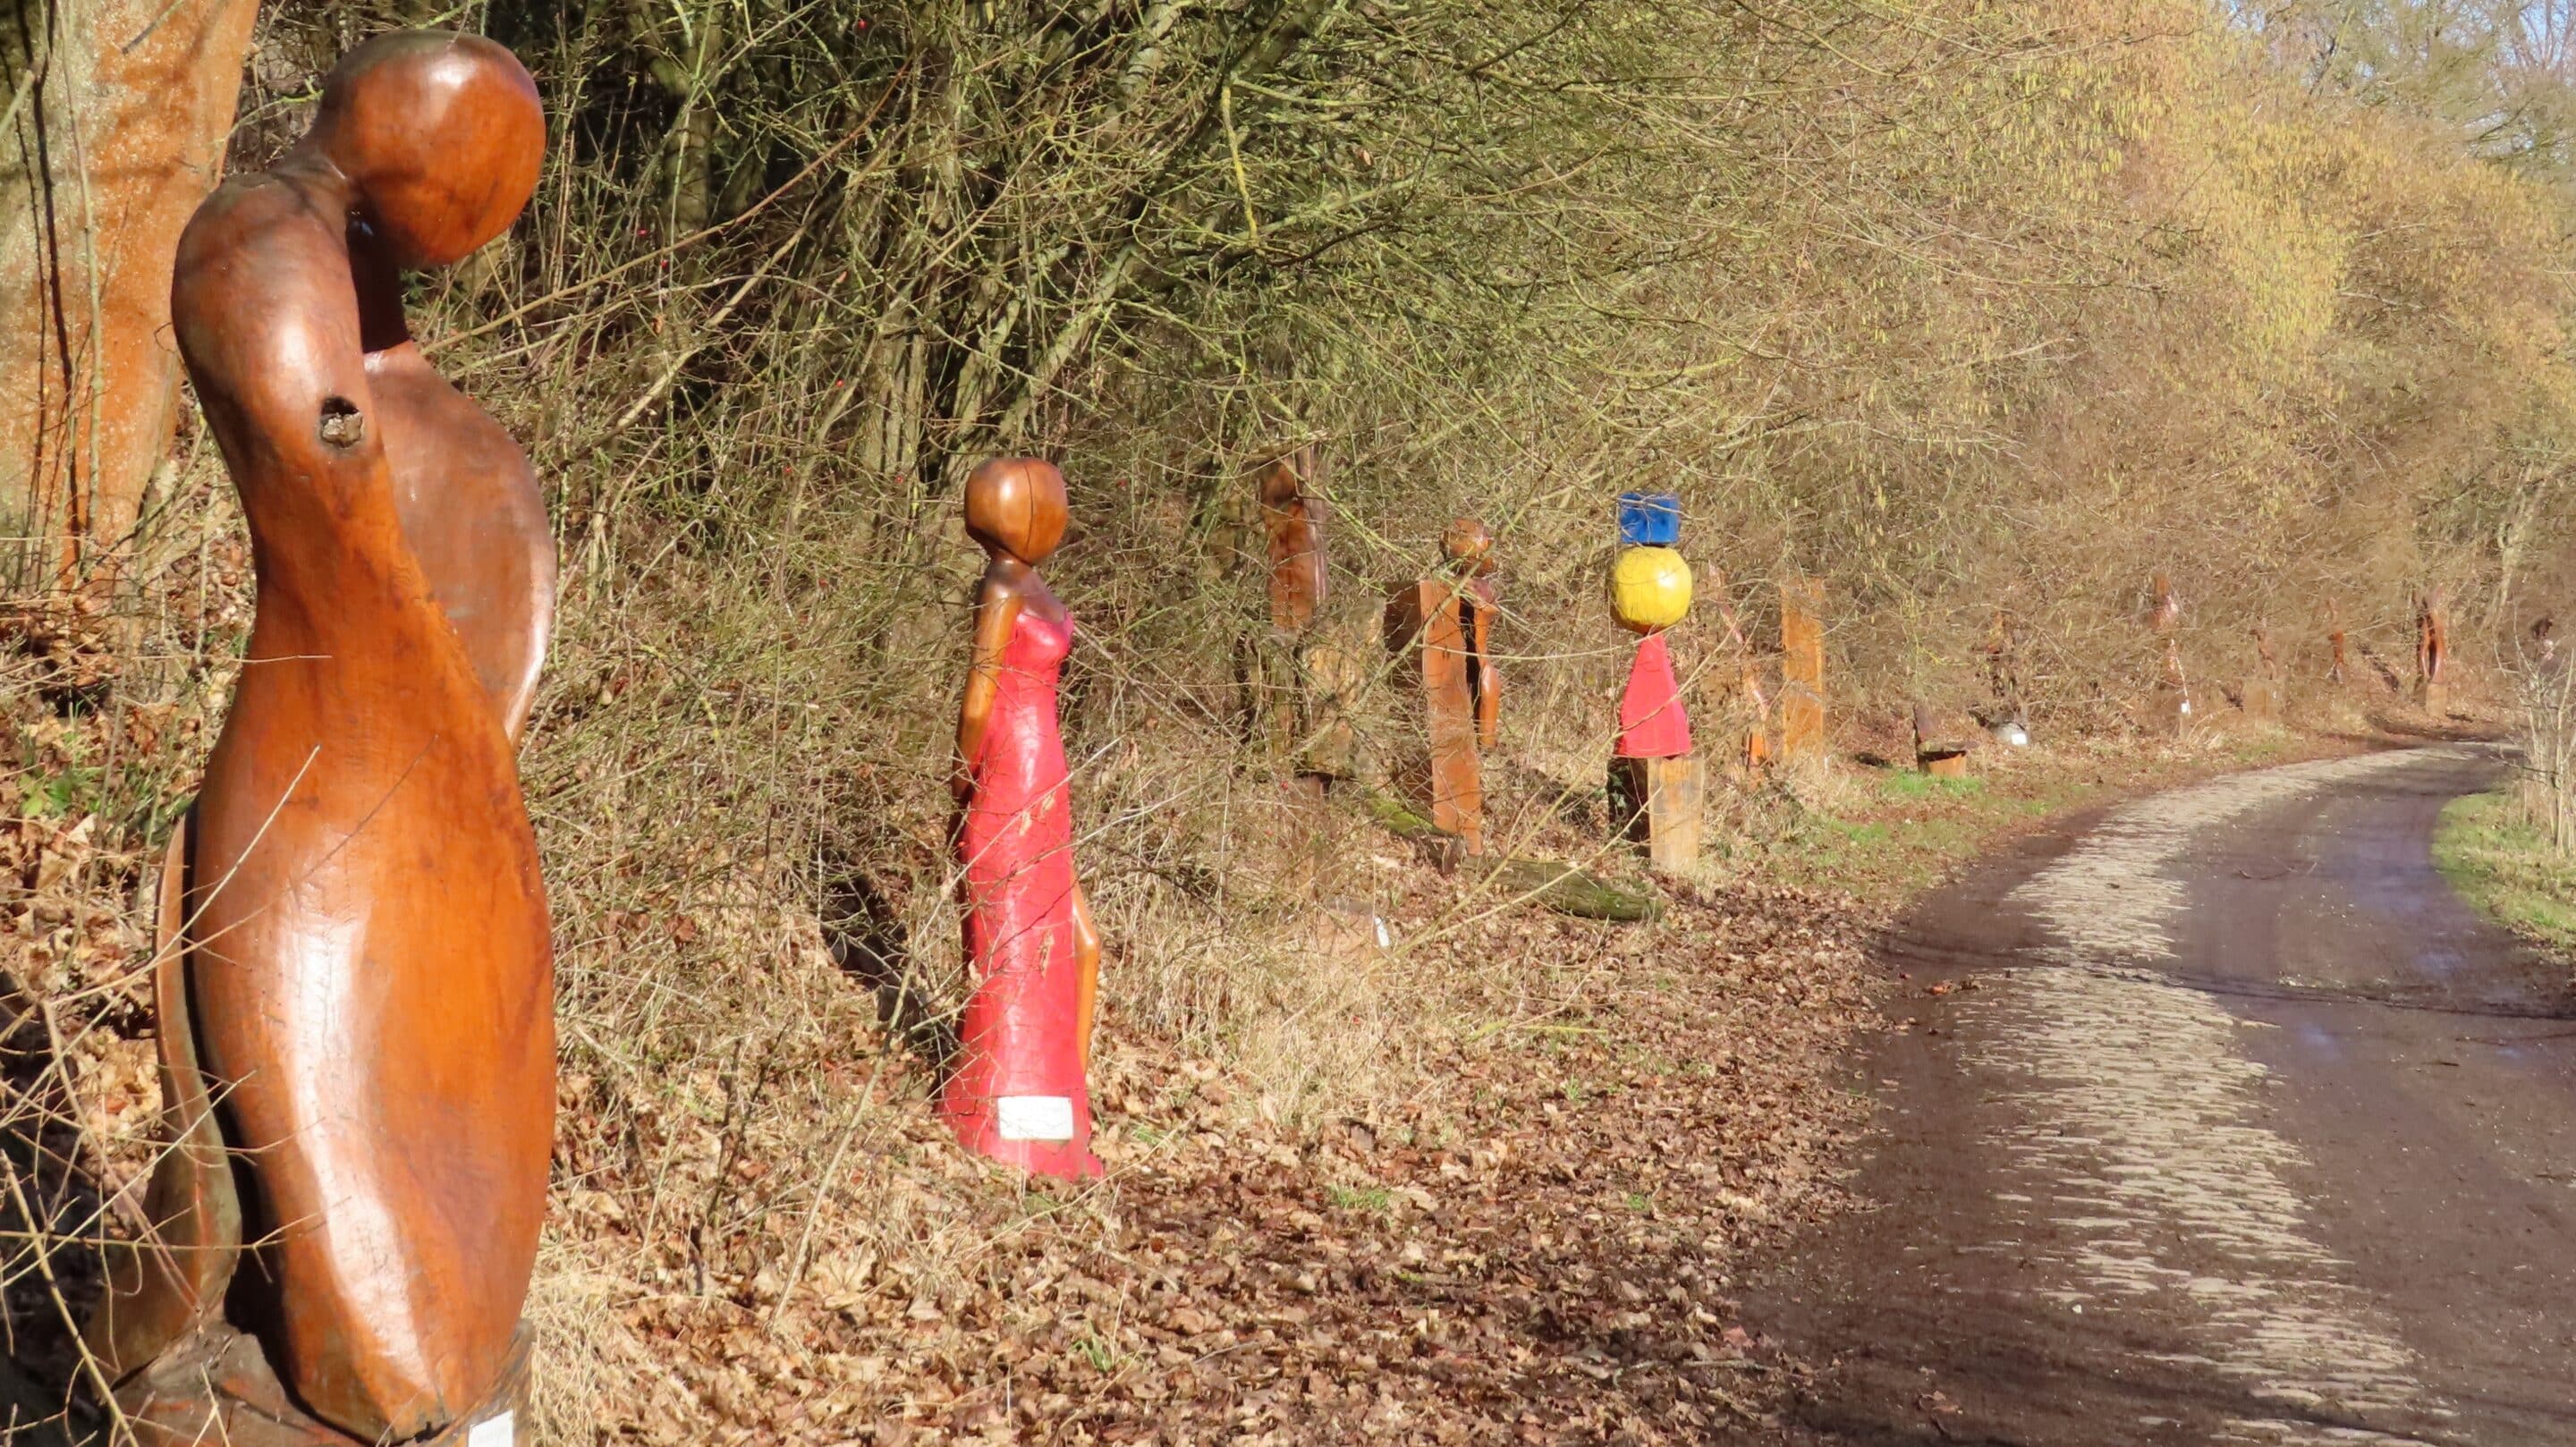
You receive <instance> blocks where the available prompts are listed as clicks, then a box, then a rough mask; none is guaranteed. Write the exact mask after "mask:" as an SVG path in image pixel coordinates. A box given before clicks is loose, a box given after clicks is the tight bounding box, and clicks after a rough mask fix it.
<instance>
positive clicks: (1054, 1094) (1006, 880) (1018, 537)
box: [939, 457, 1101, 1179]
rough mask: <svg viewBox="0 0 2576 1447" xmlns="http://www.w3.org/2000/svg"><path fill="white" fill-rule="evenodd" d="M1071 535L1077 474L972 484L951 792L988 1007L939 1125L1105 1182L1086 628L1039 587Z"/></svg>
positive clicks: (976, 1014)
mask: <svg viewBox="0 0 2576 1447" xmlns="http://www.w3.org/2000/svg"><path fill="white" fill-rule="evenodd" d="M1064 527H1065V491H1064V474H1063V473H1061V472H1058V471H1057V470H1056V469H1055V467H1054V465H1053V464H1051V463H1046V462H1041V461H1038V460H1037V459H1035V458H1030V457H1005V458H999V459H996V460H994V461H991V462H987V463H985V464H984V465H983V466H981V467H978V468H976V469H975V471H974V473H973V474H972V475H971V476H969V477H968V478H967V479H966V531H967V532H968V534H969V535H971V536H972V537H973V538H974V539H975V541H976V542H978V543H980V544H982V545H983V548H984V552H985V554H986V556H987V557H988V558H989V559H990V560H991V561H990V562H989V563H988V564H987V565H986V566H985V569H984V580H983V583H982V584H981V586H980V587H979V588H978V590H977V592H976V597H975V654H974V661H973V663H972V665H971V667H970V668H969V670H968V672H967V675H966V699H965V703H964V705H963V707H961V708H960V709H959V710H958V715H957V757H956V768H955V772H954V773H953V774H952V776H951V781H950V789H951V791H952V792H953V793H954V794H955V795H956V798H957V803H958V806H959V807H960V809H962V810H963V819H962V821H961V824H960V828H959V830H958V844H959V850H960V852H961V854H962V855H963V859H962V861H961V862H962V863H963V864H964V866H965V874H966V957H967V959H968V960H969V961H970V962H971V963H972V965H973V967H974V970H975V993H974V995H973V996H972V997H971V998H969V999H968V1001H967V1002H966V1013H965V1017H964V1019H963V1020H962V1021H961V1022H960V1024H959V1026H958V1056H957V1059H956V1061H955V1063H954V1068H953V1069H952V1070H951V1071H950V1072H949V1076H948V1080H947V1083H946V1085H945V1086H944V1087H943V1088H942V1090H941V1092H940V1097H939V1113H940V1116H941V1118H942V1119H944V1120H946V1121H947V1122H948V1126H949V1128H950V1129H951V1130H954V1131H955V1132H956V1133H957V1138H958V1140H959V1141H961V1142H963V1143H964V1144H965V1146H966V1147H967V1149H969V1150H972V1151H975V1152H977V1153H979V1154H982V1155H985V1156H989V1157H991V1158H992V1159H994V1160H997V1161H1003V1162H1006V1163H1008V1164H1011V1165H1015V1166H1018V1167H1020V1168H1021V1169H1023V1170H1028V1171H1034V1172H1037V1173H1039V1174H1041V1175H1048V1176H1061V1177H1065V1178H1068V1179H1080V1178H1082V1177H1086V1176H1097V1175H1099V1174H1100V1173H1101V1172H1100V1161H1099V1160H1098V1158H1097V1157H1095V1156H1093V1155H1092V1153H1091V1091H1090V1088H1089V1086H1088V1084H1087V1083H1086V1076H1087V1073H1088V1070H1089V1067H1090V1060H1091V1019H1092V1013H1093V1008H1094V1003H1095V1001H1096V1000H1097V998H1098V990H1099V982H1100V935H1099V933H1098V931H1096V930H1094V929H1093V928H1092V924H1091V909H1090V906H1089V905H1088V904H1087V903H1086V902H1085V901H1084V899H1083V897H1082V886H1081V885H1080V884H1079V883H1077V882H1076V881H1075V879H1074V873H1073V800H1072V797H1071V795H1072V785H1071V782H1070V780H1069V777H1068V771H1067V770H1066V768H1065V762H1064V739H1063V735H1062V734H1061V732H1060V731H1059V729H1058V722H1057V717H1056V682H1057V677H1058V674H1059V672H1060V671H1061V669H1062V668H1063V665H1064V660H1065V655H1066V654H1067V653H1069V652H1071V651H1072V648H1073V619H1072V617H1071V616H1070V615H1069V614H1067V613H1066V612H1065V608H1064V605H1063V604H1062V603H1060V602H1058V601H1056V596H1055V594H1053V593H1051V592H1049V591H1048V590H1047V585H1046V580H1045V579H1044V578H1041V577H1040V576H1038V566H1039V565H1040V564H1042V563H1044V562H1045V561H1046V560H1047V558H1048V557H1049V556H1051V555H1052V554H1053V553H1054V552H1055V549H1056V544H1058V543H1059V542H1062V541H1063V539H1064Z"/></svg>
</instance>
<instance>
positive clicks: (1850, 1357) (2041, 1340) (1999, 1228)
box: [1745, 748, 2576, 1447]
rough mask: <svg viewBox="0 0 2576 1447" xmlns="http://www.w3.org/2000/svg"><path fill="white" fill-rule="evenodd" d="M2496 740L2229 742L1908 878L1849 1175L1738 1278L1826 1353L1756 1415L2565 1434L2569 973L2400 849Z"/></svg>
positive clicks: (1777, 1335)
mask: <svg viewBox="0 0 2576 1447" xmlns="http://www.w3.org/2000/svg"><path fill="white" fill-rule="evenodd" d="M2497 772H2498V771H2497V766H2496V765H2495V764H2494V763H2493V762H2491V761H2489V760H2487V759H2485V758H2484V757H2483V756H2481V755H2479V754H2477V753H2474V752H2472V751H2469V750H2466V749H2460V748H2443V749H2424V750H2414V751H2408V752H2403V753H2385V754H2374V755H2368V756H2364V757H2360V758H2354V759H2344V760H2335V761H2330V762H2325V763H2317V764H2303V765H2296V766H2292V767H2288V768H2281V769H2271V770H2264V771H2260V772H2256V773H2251V774H2242V775H2237V776H2233V777H2231V778H2227V779H2221V780H2218V781H2216V782H2213V783H2209V784H2204V785H2199V786H2195V787H2192V788H2187V789H2182V790H2178V791H2175V792H2173V793H2169V794H2163V795H2158V796H2156V797H2154V798H2151V799H2147V800H2144V801H2141V802H2139V803H2136V804H2132V805H2129V806H2126V807H2124V808H2122V809H2119V810H2117V811H2115V812H2113V813H2111V814H2109V815H2107V816H2105V817H2103V818H2101V819H2099V820H2098V821H2096V822H2094V823H2093V824H2092V825H2091V826H2090V827H2087V828H2084V829H2082V830H2081V831H2080V832H2077V833H2075V834H2074V835H2072V836H2071V837H2068V836H2060V837H2057V838H2055V839H2052V840H2044V841H2037V842H2035V843H2034V844H2033V845H2031V846H2029V847H2027V848H2025V849H2024V850H2023V851H2021V852H2020V853H2019V854H2018V855H2017V856H2015V857H2013V858H2010V859H2005V860H2000V861H1997V862H1996V864H1995V865H1994V866H1992V867H1990V868H1989V869H1988V870H1986V871H1985V872H1984V873H1982V874H1981V875H1979V876H1978V877H1975V878H1972V879H1970V880H1969V881H1967V882H1965V883H1963V884H1961V885H1960V886H1958V887H1957V888H1955V889H1953V890H1951V891H1949V892H1947V893H1945V894H1943V895H1941V896H1939V897H1937V898H1935V899H1933V900H1932V901H1930V902H1928V903H1927V905H1926V906H1925V907H1924V908H1923V909H1922V910H1921V911H1920V912H1919V913H1918V915H1917V916H1916V918H1915V919H1914V920H1913V921H1912V922H1911V923H1910V924H1909V926H1908V928H1907V929H1906V930H1905V931H1904V934H1903V937H1902V939H1901V940H1900V941H1899V942H1897V943H1896V944H1895V945H1893V946H1892V947H1891V954H1893V955H1894V956H1895V959H1894V960H1893V963H1894V964H1895V965H1896V967H1897V968H1899V969H1903V970H1905V971H1908V972H1909V973H1910V974H1911V976H1912V986H1913V988H1914V990H1915V991H1916V997H1915V998H1911V999H1909V1000H1908V1001H1907V1002H1906V1004H1905V1007H1904V1012H1905V1013H1906V1014H1907V1015H1910V1016H1912V1017H1913V1018H1914V1019H1915V1021H1916V1024H1915V1026H1914V1027H1913V1028H1911V1029H1909V1030H1908V1031H1907V1032H1905V1033H1903V1034H1901V1035H1897V1036H1894V1037H1892V1038H1891V1039H1890V1040H1889V1041H1888V1042H1887V1044H1886V1046H1885V1047H1884V1048H1883V1049H1882V1050H1881V1051H1880V1052H1879V1056H1878V1058H1877V1059H1876V1060H1874V1061H1873V1062H1872V1068H1871V1072H1870V1073H1871V1075H1872V1076H1873V1077H1874V1078H1875V1081H1874V1083H1875V1085H1876V1088H1877V1091H1878V1093H1879V1097H1880V1100H1881V1115H1880V1122H1879V1123H1880V1127H1881V1131H1880V1144H1879V1145H1878V1146H1877V1147H1876V1148H1875V1154H1874V1155H1873V1156H1872V1157H1871V1158H1870V1159H1869V1161H1868V1163H1867V1165H1866V1167H1865V1168H1864V1170H1863V1174H1862V1176H1861V1178H1860V1180H1859V1182H1858V1185H1859V1187H1860V1189H1861V1191H1862V1192H1863V1193H1864V1194H1865V1195H1866V1196H1868V1197H1869V1198H1870V1199H1872V1200H1873V1201H1874V1202H1876V1203H1878V1204H1877V1208H1876V1209H1874V1210H1871V1211H1869V1212H1866V1213H1862V1214H1856V1215H1853V1216H1850V1217H1846V1218H1844V1219H1843V1220H1841V1221H1839V1222H1837V1223H1835V1224H1834V1225H1833V1226H1831V1227H1829V1228H1826V1229H1825V1230H1823V1231H1821V1232H1820V1233H1818V1235H1817V1237H1816V1238H1815V1239H1813V1240H1810V1241H1808V1242H1806V1243H1804V1244H1803V1245H1802V1246H1801V1248H1800V1249H1799V1252H1798V1253H1797V1255H1796V1257H1795V1259H1792V1260H1790V1261H1787V1262H1785V1263H1782V1264H1781V1265H1779V1266H1778V1267H1776V1268H1775V1269H1773V1270H1771V1271H1770V1272H1768V1273H1766V1275H1765V1276H1764V1277H1763V1278H1762V1279H1760V1280H1758V1281H1757V1282H1756V1283H1754V1285H1753V1288H1752V1289H1751V1291H1750V1292H1749V1293H1748V1296H1747V1300H1746V1302H1745V1306H1746V1313H1747V1317H1748V1320H1749V1321H1750V1323H1751V1324H1752V1325H1753V1326H1754V1327H1755V1328H1756V1329H1757V1330H1758V1331H1760V1332H1761V1333H1763V1334H1764V1335H1766V1336H1769V1337H1771V1338H1773V1339H1775V1340H1777V1341H1778V1342H1780V1343H1782V1344H1783V1345H1784V1346H1786V1347H1787V1348H1788V1349H1789V1350H1790V1351H1792V1352H1793V1353H1795V1354H1796V1355H1798V1356H1801V1357H1804V1358H1806V1359H1808V1360H1811V1361H1825V1360H1829V1361H1832V1362H1833V1363H1834V1365H1832V1366H1831V1367H1829V1368H1828V1369H1826V1370H1825V1371H1824V1372H1823V1373H1822V1375H1821V1376H1820V1378H1819V1379H1818V1380H1817V1381H1816V1383H1815V1384H1814V1389H1813V1391H1812V1392H1811V1393H1809V1394H1808V1397H1809V1399H1808V1400H1807V1401H1805V1402H1804V1403H1803V1404H1802V1408H1801V1412H1800V1418H1801V1420H1800V1422H1799V1424H1798V1425H1797V1426H1795V1427H1794V1428H1792V1429H1789V1430H1788V1431H1787V1432H1786V1434H1785V1436H1782V1437H1780V1438H1779V1439H1778V1440H1783V1441H1787V1442H1794V1443H1797V1444H1828V1443H1830V1444H1851V1447H1861V1444H1867V1447H1880V1444H1899V1443H1905V1444H1911V1443H1932V1442H1982V1443H2016V1444H2026V1447H2128V1444H2148V1443H2154V1444H2167V1443H2175V1444H2179V1443H2195V1444H2196V1443H2269V1444H2297V1447H2307V1444H2316V1447H2356V1444H2357V1447H2369V1444H2384V1443H2437V1444H2464V1443H2475V1444H2481V1447H2523V1444H2576V1002H2572V1001H2571V999H2570V996H2569V992H2568V990H2567V988H2566V981H2565V978H2564V973H2563V972H2562V971H2557V970H2553V969H2551V968H2550V967H2548V966H2547V965H2546V964H2545V962H2543V961H2541V960H2539V959H2536V958H2534V957H2533V956H2532V955H2530V954H2529V953H2527V952H2525V951H2523V950H2521V949H2520V948H2518V947H2517V946H2516V945H2515V943H2514V942H2513V941H2512V940H2511V939H2510V938H2509V937H2507V936H2505V935H2503V934H2501V933H2500V932H2498V931H2497V930H2495V929H2493V928H2491V927H2489V926H2487V925H2485V924H2483V923H2481V922H2480V921H2479V920H2478V919H2477V918H2476V917H2475V916H2473V915H2472V914H2471V913H2470V912H2469V911H2468V909H2467V907H2466V906H2465V905H2463V904H2462V903H2461V902H2460V901H2459V900H2458V899H2457V898H2456V897H2455V896H2454V895H2452V894H2451V892H2450V891H2449V889H2448V888H2447V887H2446V886H2445V885H2444V884H2443V882H2442V880H2441V878H2440V876H2439V875H2437V874H2435V873H2434V872H2433V869H2432V867H2431V864H2430V862H2429V860H2428V858H2427V851H2426V841H2427V839H2428V838H2429V836H2430V834H2431V831H2432V826H2433V821H2434V817H2435V815H2436V814H2438V813H2439V811H2440V809H2441V806H2442V804H2443V803H2444V802H2445V801H2446V800H2448V799H2449V798H2450V797H2451V796H2453V795H2455V794H2460V793H2464V792H2470V791H2473V790H2475V789H2478V788H2482V787H2488V786H2490V785H2491V783H2492V782H2493V780H2494V778H2495V777H2496V775H2497ZM1947 981H1955V982H1957V985H1958V988H1956V989H1953V990H1951V991H1949V992H1947V993H1943V994H1939V995H1932V994H1929V993H1927V991H1928V989H1929V988H1930V987H1932V986H1934V985H1936V984H1938V983H1940V982H1947Z"/></svg>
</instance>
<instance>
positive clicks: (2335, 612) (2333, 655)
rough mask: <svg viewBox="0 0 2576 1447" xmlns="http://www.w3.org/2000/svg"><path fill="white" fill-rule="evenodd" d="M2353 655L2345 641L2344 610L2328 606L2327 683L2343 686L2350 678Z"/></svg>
mask: <svg viewBox="0 0 2576 1447" xmlns="http://www.w3.org/2000/svg"><path fill="white" fill-rule="evenodd" d="M2351 667H2352V654H2351V651H2350V646H2349V645H2348V644H2347V643H2346V642H2345V640H2344V631H2343V610H2342V609H2340V608H2337V607H2336V606H2335V605H2334V604H2332V603H2328V604H2326V682H2328V683H2332V684H2338V685H2339V684H2341V683H2343V682H2344V680H2345V679H2346V678H2348V677H2350V676H2351V675H2350V669H2351Z"/></svg>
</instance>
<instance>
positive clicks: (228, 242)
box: [170, 172, 362, 386]
mask: <svg viewBox="0 0 2576 1447" xmlns="http://www.w3.org/2000/svg"><path fill="white" fill-rule="evenodd" d="M346 225H347V221H346V218H345V217H343V216H341V215H339V214H337V213H336V212H335V211H333V210H332V209H331V208H328V207H326V206H324V205H322V204H321V203H320V201H319V199H318V198H317V197H316V196H315V195H314V194H313V193H312V192H311V191H309V190H307V189H306V188H305V187H304V186H302V185H299V184H297V183H296V182H294V181H292V180H290V179H287V178H285V177H281V176H278V175H275V174H272V173H267V172H255V173H253V174H250V175H247V176H238V177H235V178H234V179H232V180H230V181H227V182H225V183H224V184H223V186H221V187H220V188H218V189H217V190H216V192H215V194H214V195H212V196H210V197H208V198H207V199H206V202H205V204H204V205H202V206H200V207H198V208H197V214H196V215H195V216H194V217H192V218H190V220H189V222H188V227H187V230H186V231H185V232H183V233H181V235H180V238H179V254H178V259H177V265H176V267H175V269H174V273H173V276H172V281H171V287H170V314H171V321H172V323H173V324H174V326H175V328H176V330H177V332H178V341H179V348H180V352H181V354H182V355H183V356H185V357H186V358H187V359H188V364H189V366H190V368H191V369H192V370H193V371H195V372H197V373H199V374H200V381H201V385H202V383H203V382H205V381H209V380H211V381H213V382H215V383H216V384H217V385H219V386H222V385H227V384H231V385H241V386H247V385H255V384H257V383H259V382H260V381H262V380H264V379H268V378H272V377H277V376H278V375H279V370H278V369H281V368H282V369H283V370H284V374H285V375H286V376H288V377H294V376H300V375H302V374H305V373H309V372H311V371H312V370H314V367H315V363H316V362H317V361H320V362H323V363H324V364H325V365H326V367H328V366H329V365H330V364H331V363H332V362H344V363H345V364H346V365H347V366H351V367H354V366H356V365H358V364H359V362H360V359H361V355H362V354H361V352H360V350H359V347H358V320H357V300H356V295H355V291H354V288H353V286H352V284H351V281H350V277H349V253H348V243H347V240H346V234H345V228H346ZM334 353H336V354H337V356H336V357H335V356H333V355H332V354H334Z"/></svg>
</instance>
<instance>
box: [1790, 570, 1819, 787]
mask: <svg viewBox="0 0 2576 1447" xmlns="http://www.w3.org/2000/svg"><path fill="white" fill-rule="evenodd" d="M1824 617H1825V585H1824V582H1823V580H1822V579H1818V578H1798V577H1793V578H1788V579H1784V580H1782V582H1781V584H1780V755H1781V757H1782V758H1785V759H1793V760H1794V759H1821V758H1823V757H1824V753H1825V623H1824Z"/></svg>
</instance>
